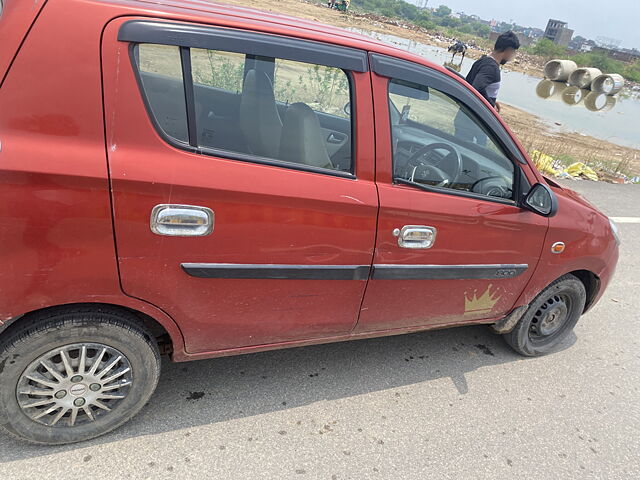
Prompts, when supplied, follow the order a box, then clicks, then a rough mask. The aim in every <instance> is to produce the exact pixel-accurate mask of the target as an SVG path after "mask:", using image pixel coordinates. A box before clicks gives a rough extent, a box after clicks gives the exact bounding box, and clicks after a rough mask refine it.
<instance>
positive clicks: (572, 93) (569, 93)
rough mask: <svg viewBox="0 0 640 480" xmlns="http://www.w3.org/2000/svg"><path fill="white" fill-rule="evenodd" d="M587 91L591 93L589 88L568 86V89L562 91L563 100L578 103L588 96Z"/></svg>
mask: <svg viewBox="0 0 640 480" xmlns="http://www.w3.org/2000/svg"><path fill="white" fill-rule="evenodd" d="M587 93H589V90H585V89H583V88H578V87H567V89H566V90H565V91H564V92H562V101H563V102H564V103H566V104H567V105H572V106H573V105H577V104H579V103H580V102H581V101H582V99H583V98H584V97H586V95H587Z"/></svg>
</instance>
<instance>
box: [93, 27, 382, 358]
mask: <svg viewBox="0 0 640 480" xmlns="http://www.w3.org/2000/svg"><path fill="white" fill-rule="evenodd" d="M102 55H103V64H104V94H105V111H106V122H107V148H108V155H109V168H110V175H111V187H112V195H113V213H114V222H115V232H116V244H117V250H118V260H119V267H120V275H121V281H122V288H123V290H124V292H125V293H127V294H128V295H131V296H134V297H138V298H141V299H144V300H146V301H148V302H151V303H153V304H154V305H157V306H158V307H160V308H162V309H163V310H165V311H166V312H168V313H169V314H170V315H171V316H172V317H173V318H174V319H175V320H176V321H177V322H178V324H179V325H180V328H181V329H182V332H183V334H184V337H185V342H186V346H187V350H188V352H190V353H198V352H206V351H214V350H224V349H231V348H236V347H244V346H254V345H263V344H273V343H279V342H287V341H295V340H303V339H313V338H321V337H330V336H335V335H342V334H346V333H348V332H349V331H350V330H352V328H353V326H354V325H355V323H356V321H357V316H358V312H359V307H360V304H361V301H362V298H363V294H364V289H365V285H366V281H367V278H368V275H369V269H370V265H371V261H372V255H373V248H374V238H375V225H376V214H377V208H378V202H377V193H376V187H375V184H374V182H373V159H374V151H373V147H372V145H373V143H374V142H373V134H372V132H373V120H372V118H373V113H372V110H373V106H372V101H371V86H370V79H369V73H368V62H367V58H366V54H365V53H364V52H361V51H358V50H354V49H349V48H342V47H339V46H334V45H327V44H322V43H318V42H306V41H303V40H299V39H294V38H288V37H283V36H273V35H265V34H259V33H252V32H248V31H246V30H243V31H239V30H238V31H235V30H230V29H218V28H216V27H212V26H204V25H195V24H175V23H169V22H161V21H151V20H149V19H137V20H136V19H126V18H123V19H117V20H114V21H113V22H112V23H110V24H109V25H108V28H107V29H106V31H105V35H104V43H103V52H102ZM243 96H244V98H243ZM345 104H346V105H345ZM356 111H357V113H358V124H357V125H356V124H355V123H354V118H355V114H351V112H356ZM311 147H312V148H311Z"/></svg>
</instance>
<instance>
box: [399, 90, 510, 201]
mask: <svg viewBox="0 0 640 480" xmlns="http://www.w3.org/2000/svg"><path fill="white" fill-rule="evenodd" d="M389 94H390V95H389V96H390V99H389V112H390V117H391V129H392V138H393V159H394V176H395V178H396V180H398V179H399V180H400V181H403V180H404V181H407V182H413V183H417V184H419V185H424V186H427V187H442V188H450V189H455V190H461V191H466V192H471V193H478V194H481V195H487V196H491V197H498V198H504V199H512V198H513V195H514V194H513V179H514V166H513V163H512V162H511V160H509V158H508V157H506V156H505V155H504V154H503V153H502V152H501V151H500V150H499V147H497V146H496V144H495V143H494V141H493V140H492V139H491V138H490V137H489V134H488V133H487V131H486V130H485V129H484V128H482V127H481V124H480V123H479V122H480V121H479V120H477V119H475V118H474V117H473V115H472V114H471V113H470V112H467V111H465V110H463V109H462V107H460V110H458V112H459V113H458V114H457V115H456V119H455V123H456V126H455V131H454V132H449V131H445V130H444V129H442V128H436V126H434V125H430V124H429V123H428V122H425V121H416V120H412V119H411V116H410V111H411V107H412V105H411V102H413V106H414V107H416V106H420V107H423V110H427V111H428V110H429V109H434V107H435V106H436V105H435V104H433V105H430V104H429V102H434V101H435V100H433V101H432V100H430V98H431V97H430V90H429V89H428V88H427V87H423V86H417V85H407V84H406V83H405V82H400V81H397V80H392V81H391V82H390V83H389ZM392 98H395V99H403V100H405V99H407V103H406V104H405V105H404V106H400V105H398V104H397V100H396V102H394V100H392ZM453 112H454V110H453V109H452V110H450V111H448V112H447V114H449V116H450V117H454V115H453ZM448 120H453V118H449V119H448ZM491 147H493V148H491Z"/></svg>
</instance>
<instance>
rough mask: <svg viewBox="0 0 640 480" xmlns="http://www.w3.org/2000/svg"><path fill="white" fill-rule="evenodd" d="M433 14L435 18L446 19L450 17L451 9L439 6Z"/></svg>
mask: <svg viewBox="0 0 640 480" xmlns="http://www.w3.org/2000/svg"><path fill="white" fill-rule="evenodd" d="M433 14H434V15H435V16H436V17H448V16H449V15H451V9H450V8H449V7H447V6H446V5H440V6H439V7H438V8H437V9H436V11H435V12H434V13H433Z"/></svg>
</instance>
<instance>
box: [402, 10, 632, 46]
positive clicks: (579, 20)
mask: <svg viewBox="0 0 640 480" xmlns="http://www.w3.org/2000/svg"><path fill="white" fill-rule="evenodd" d="M405 1H407V2H408V3H412V4H414V5H422V3H423V0H405ZM440 5H446V6H447V7H449V8H451V9H452V10H453V11H454V12H464V13H465V14H467V15H477V16H479V17H480V18H482V19H483V20H494V19H495V20H497V21H502V22H506V23H512V22H515V23H516V24H518V25H521V26H523V27H537V28H540V29H542V30H544V29H545V28H546V26H547V22H548V21H549V19H552V18H553V19H556V20H561V21H563V22H567V23H568V28H570V29H572V30H573V31H574V33H573V36H574V37H575V36H578V35H579V36H581V37H585V38H588V39H591V40H596V39H597V38H598V37H608V38H612V39H617V40H620V41H621V43H620V47H621V48H630V49H633V48H636V49H639V50H640V39H639V36H638V32H637V26H636V24H637V22H638V19H639V18H640V2H639V1H638V0H618V2H617V4H616V8H615V11H613V9H609V8H607V7H604V8H602V9H596V8H589V7H588V6H586V5H585V2H576V1H570V2H558V1H557V0H536V2H535V4H534V3H533V2H519V4H518V6H517V7H505V6H504V0H484V2H482V4H478V1H477V0H429V1H428V3H427V6H428V7H429V8H437V7H438V6H440ZM614 26H615V28H614Z"/></svg>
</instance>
